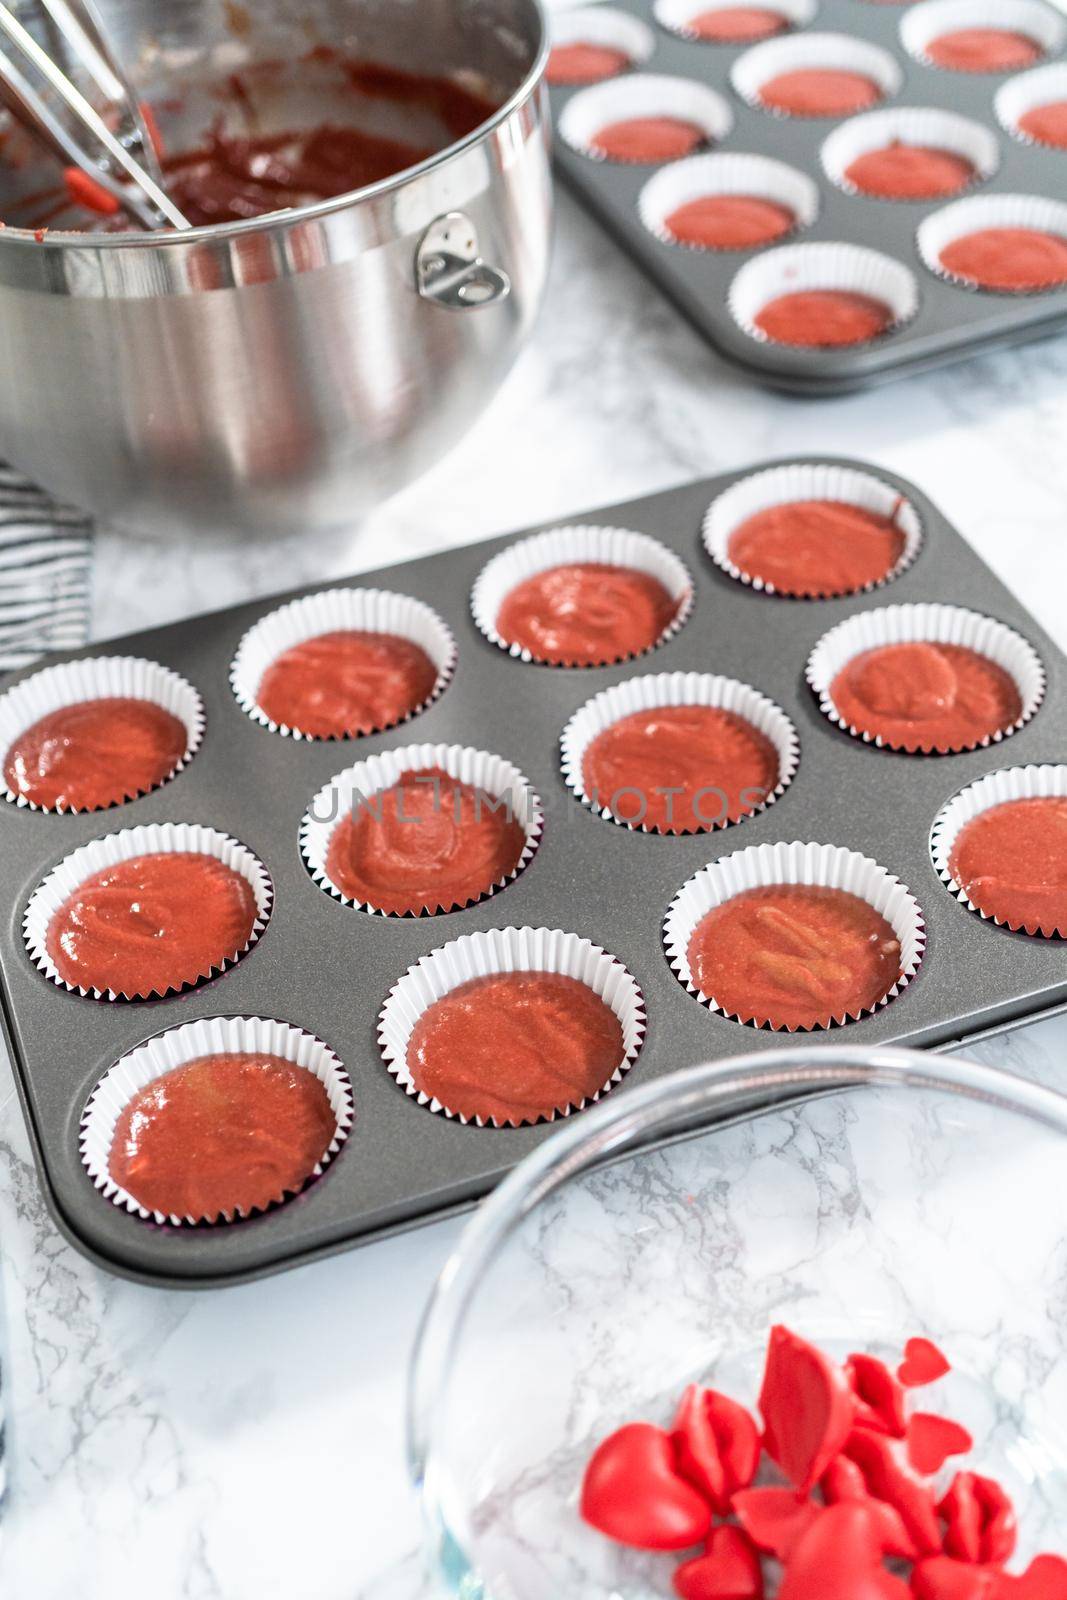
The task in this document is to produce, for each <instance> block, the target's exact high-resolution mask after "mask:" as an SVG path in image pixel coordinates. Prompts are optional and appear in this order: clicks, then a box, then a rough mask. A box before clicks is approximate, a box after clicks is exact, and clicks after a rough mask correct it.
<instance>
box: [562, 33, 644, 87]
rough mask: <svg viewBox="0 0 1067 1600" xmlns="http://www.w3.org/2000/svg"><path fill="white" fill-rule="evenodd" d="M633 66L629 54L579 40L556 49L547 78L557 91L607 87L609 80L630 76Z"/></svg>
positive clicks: (603, 45) (608, 45) (606, 45)
mask: <svg viewBox="0 0 1067 1600" xmlns="http://www.w3.org/2000/svg"><path fill="white" fill-rule="evenodd" d="M632 65H633V62H632V60H631V58H630V57H629V56H628V55H627V53H626V51H625V50H617V49H616V48H615V47H614V46H613V45H610V44H593V43H592V42H591V41H589V40H583V39H575V40H572V41H571V43H569V44H557V45H553V47H552V53H551V55H550V56H549V58H548V67H547V70H546V72H545V77H546V78H547V79H548V81H549V83H550V84H552V85H553V87H554V88H563V87H565V86H567V85H570V84H579V83H603V81H604V79H605V78H617V77H618V76H619V74H620V72H627V71H628V70H629V68H630V67H631V66H632Z"/></svg>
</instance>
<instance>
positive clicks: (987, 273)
mask: <svg viewBox="0 0 1067 1600" xmlns="http://www.w3.org/2000/svg"><path fill="white" fill-rule="evenodd" d="M941 265H942V266H943V267H944V268H945V269H946V271H948V272H951V273H953V274H954V275H955V276H956V277H958V278H966V279H967V280H968V281H969V282H971V283H975V284H977V285H978V287H979V288H981V289H994V290H998V291H1000V292H1001V293H1007V294H1019V293H1026V292H1027V291H1028V290H1030V291H1033V290H1037V289H1054V288H1056V287H1057V286H1058V285H1060V284H1063V283H1067V239H1065V238H1062V237H1061V236H1060V235H1059V234H1055V233H1045V232H1043V231H1042V230H1041V229H1039V228H980V229H978V230H977V231H976V232H975V233H968V234H964V235H963V237H962V238H960V239H953V240H952V242H951V244H947V245H945V246H944V247H943V248H942V251H941Z"/></svg>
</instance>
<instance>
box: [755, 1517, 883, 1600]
mask: <svg viewBox="0 0 1067 1600" xmlns="http://www.w3.org/2000/svg"><path fill="white" fill-rule="evenodd" d="M778 1600H909V1597H908V1587H907V1585H906V1584H904V1583H902V1582H901V1581H900V1579H899V1578H894V1577H892V1576H891V1575H890V1574H889V1573H888V1572H887V1571H886V1569H885V1567H884V1566H883V1565H882V1558H881V1550H880V1547H879V1538H878V1534H877V1531H876V1522H875V1519H874V1518H873V1517H872V1515H871V1510H870V1507H869V1506H867V1505H863V1504H861V1503H860V1502H858V1501H842V1503H841V1504H840V1505H836V1506H828V1507H826V1508H825V1509H824V1510H823V1511H821V1512H820V1513H819V1515H818V1517H817V1518H816V1520H815V1521H814V1522H813V1523H812V1525H811V1527H810V1528H809V1529H808V1531H807V1533H806V1534H805V1535H804V1537H803V1538H802V1539H801V1540H800V1542H799V1543H798V1544H797V1546H796V1548H795V1549H794V1551H793V1555H792V1558H791V1559H790V1561H789V1563H788V1565H787V1567H786V1569H785V1576H784V1577H783V1579H782V1584H781V1588H780V1589H779V1590H778Z"/></svg>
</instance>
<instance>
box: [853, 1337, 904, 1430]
mask: <svg viewBox="0 0 1067 1600" xmlns="http://www.w3.org/2000/svg"><path fill="white" fill-rule="evenodd" d="M845 1371H846V1373H847V1374H848V1380H849V1382H850V1383H851V1385H852V1388H853V1391H854V1393H855V1395H856V1400H857V1402H858V1403H857V1406H856V1424H857V1426H858V1427H864V1428H874V1429H876V1431H877V1432H879V1433H889V1434H892V1436H893V1438H894V1439H903V1437H904V1430H905V1429H906V1427H907V1425H908V1417H907V1412H906V1410H905V1397H904V1389H903V1386H902V1385H901V1384H900V1383H899V1382H898V1380H897V1379H896V1378H895V1377H894V1376H893V1374H892V1373H891V1372H890V1370H889V1368H888V1367H887V1366H886V1364H885V1362H884V1361H879V1359H878V1357H877V1356H865V1355H851V1356H849V1358H848V1360H847V1361H846V1362H845Z"/></svg>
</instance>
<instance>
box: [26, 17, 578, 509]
mask: <svg viewBox="0 0 1067 1600" xmlns="http://www.w3.org/2000/svg"><path fill="white" fill-rule="evenodd" d="M100 10H101V12H102V14H103V17H104V20H105V22H106V23H107V25H108V27H109V29H110V34H111V37H112V39H113V40H114V42H115V44H116V46H117V49H118V53H119V54H120V56H121V58H122V59H123V60H124V62H125V64H126V65H127V67H128V69H129V71H130V75H131V77H132V78H133V80H134V82H135V84H136V86H137V88H138V90H139V92H141V93H143V94H145V95H146V97H150V98H155V99H157V100H159V99H160V98H165V97H166V96H167V95H168V94H170V95H171V97H172V98H173V95H174V92H175V86H176V85H177V86H185V85H188V84H189V83H191V82H198V81H208V80H210V79H216V80H217V79H219V78H220V76H222V75H224V74H225V73H228V72H231V71H234V70H238V69H241V68H242V67H244V66H245V65H246V64H248V63H255V62H263V61H279V60H280V61H295V60H296V59H298V58H301V57H303V56H304V55H305V54H306V52H307V51H308V50H309V47H312V46H314V45H316V44H323V43H325V44H328V45H330V46H332V47H334V48H335V49H336V50H337V51H338V52H340V53H342V54H346V55H350V56H352V57H358V58H360V59H364V60H369V61H374V62H381V63H384V64H386V65H388V66H393V67H399V68H402V69H403V70H405V71H407V72H425V73H428V74H433V75H436V76H445V75H452V74H460V75H461V77H462V79H463V81H465V82H470V81H472V80H476V81H480V82H484V83H485V84H486V85H487V86H489V87H490V88H491V89H492V91H493V97H494V100H495V101H499V102H500V109H499V111H497V112H496V114H495V115H493V116H491V117H490V119H489V120H488V121H487V122H486V123H484V124H483V125H482V126H481V127H480V128H478V129H477V130H476V131H475V132H474V133H473V134H472V135H470V136H469V137H468V138H466V139H463V140H461V141H460V142H458V143H455V144H452V145H450V146H449V147H447V148H446V149H444V150H443V151H442V152H441V153H440V154H438V155H436V156H434V157H432V158H431V159H429V160H426V161H424V162H422V163H421V165H419V166H417V167H412V168H410V169H409V170H408V171H407V172H404V173H401V174H399V175H398V176H396V177H394V178H391V179H388V180H386V181H384V182H381V183H377V184H374V185H373V186H371V187H369V188H365V189H363V190H360V191H358V192H356V193H354V194H352V195H349V196H345V197H343V198H341V199H339V200H331V201H327V202H323V203H321V204H318V205H315V206H309V207H304V208H301V209H300V210H296V211H291V212H287V213H284V214H282V213H278V214H275V216H273V217H264V218H256V219H253V220H251V221H248V222H242V223H234V224H227V225H224V226H215V227H210V228H199V229H195V230H194V231H193V232H191V233H188V234H185V235H175V234H155V235H153V234H145V233H129V234H114V235H104V236H101V235H90V234H84V233H83V234H75V233H60V232H52V231H50V232H48V233H47V234H46V235H45V236H44V239H43V241H40V242H39V241H38V240H36V239H35V238H34V236H33V235H32V234H30V233H27V232H25V231H23V230H20V229H15V228H10V227H9V228H8V229H6V230H5V231H4V232H3V233H0V374H2V375H0V452H2V453H3V454H4V455H5V456H7V457H8V458H9V459H10V460H11V461H12V462H14V463H15V464H16V465H17V466H18V467H20V468H21V469H22V470H24V471H25V472H27V473H29V474H30V475H31V476H33V477H35V478H36V479H38V480H39V481H40V482H41V483H43V484H44V485H46V486H47V487H48V488H49V489H51V490H53V491H54V492H55V493H56V494H58V495H60V496H62V497H64V498H65V499H68V500H71V501H73V502H74V503H76V504H78V505H81V506H84V507H86V508H87V509H88V510H90V511H92V512H95V513H97V514H98V515H99V516H101V517H104V518H107V519H110V520H111V521H113V522H116V523H118V524H119V525H120V526H123V527H126V528H129V529H131V530H135V531H137V532H144V533H151V534H155V535H162V536H174V537H183V536H184V537H188V536H190V535H193V534H196V533H200V532H203V531H204V530H207V531H210V532H211V533H212V534H217V533H219V532H223V533H234V534H243V535H252V536H256V537H258V536H262V535H265V534H268V533H271V532H283V533H292V532H298V531H301V530H307V531H308V532H313V531H315V530H316V529H321V528H326V527H332V526H337V525H338V524H340V523H343V522H345V521H347V520H350V519H351V518H352V517H353V516H355V515H357V514H358V513H359V512H360V511H361V510H363V509H366V508H367V507H368V506H370V505H372V504H374V503H376V502H377V501H379V500H381V499H384V498H385V497H387V496H388V495H389V494H391V493H393V492H395V490H396V489H398V488H399V487H401V486H402V485H403V484H405V483H407V482H409V481H410V480H411V479H413V478H414V477H416V476H417V475H418V474H419V473H420V472H422V471H423V470H424V469H425V468H426V467H428V466H429V465H430V464H431V463H432V462H433V461H434V460H436V459H437V458H438V457H439V456H441V455H442V454H443V453H444V452H445V451H446V450H447V449H448V448H449V447H450V446H451V445H452V444H453V443H454V442H455V441H456V440H457V439H458V438H459V437H460V436H461V435H462V434H463V433H464V432H465V431H466V430H467V429H468V428H469V427H470V425H471V423H472V422H473V421H474V420H475V418H476V417H477V416H478V414H479V413H480V412H481V411H482V410H483V409H484V408H485V406H486V405H487V404H488V402H489V401H490V399H491V398H492V396H493V394H494V392H495V390H496V389H497V387H498V385H499V383H500V381H501V379H502V378H503V376H504V374H505V373H506V372H507V370H508V368H509V367H510V366H511V364H512V361H513V360H514V357H515V355H516V353H517V352H518V350H519V347H520V346H521V344H522V342H523V339H524V338H525V336H526V334H527V332H528V331H529V328H530V325H531V322H532V320H533V317H534V314H535V312H536V309H537V305H538V302H539V300H540V297H541V292H542V288H543V285H544V279H545V272H546V267H547V257H548V249H549V239H550V224H551V187H550V177H549V169H548V151H547V143H548V139H547V123H546V108H545V101H544V95H543V89H542V82H541V80H542V75H543V70H544V62H545V57H546V54H547V44H546V35H545V25H544V18H543V15H542V13H541V10H540V7H539V4H538V0H257V4H256V5H255V7H254V8H253V9H252V10H251V12H244V11H242V9H241V8H240V7H239V6H237V5H235V4H234V3H233V0H229V3H228V4H225V5H224V4H221V3H220V0H102V3H101V5H100ZM27 181H28V179H27V177H26V176H25V175H22V176H21V177H18V178H15V177H13V176H12V175H11V174H10V173H8V174H6V175H0V216H3V215H4V214H5V212H4V206H5V183H6V185H7V188H6V194H7V198H8V199H10V198H11V196H12V194H14V193H16V192H17V190H18V187H19V186H20V185H21V187H22V188H23V189H24V188H25V187H26V184H27Z"/></svg>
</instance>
